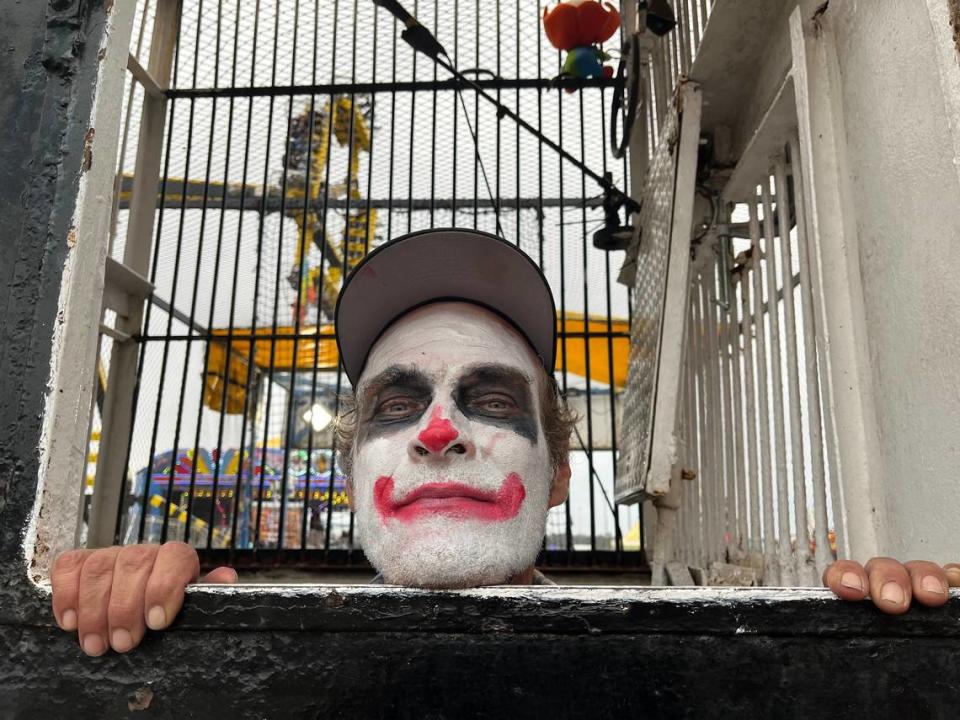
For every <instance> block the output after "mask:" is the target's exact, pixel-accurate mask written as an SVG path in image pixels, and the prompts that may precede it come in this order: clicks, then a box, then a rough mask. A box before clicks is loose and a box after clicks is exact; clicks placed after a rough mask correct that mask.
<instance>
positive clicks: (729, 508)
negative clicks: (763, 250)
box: [717, 237, 744, 551]
mask: <svg viewBox="0 0 960 720" xmlns="http://www.w3.org/2000/svg"><path fill="white" fill-rule="evenodd" d="M728 240H729V238H723V237H721V238H720V242H719V245H718V252H719V253H720V255H719V257H718V264H717V289H718V292H719V290H720V288H724V292H723V293H722V294H723V295H724V297H726V302H727V304H726V307H723V306H721V305H720V304H719V303H718V304H717V308H718V311H719V312H720V322H719V327H718V331H717V340H718V342H719V344H720V392H721V401H722V405H723V436H722V437H723V459H724V465H723V468H724V471H723V472H724V478H725V480H726V482H725V484H724V485H725V491H726V513H727V519H726V528H727V532H728V533H729V535H730V539H729V540H728V541H727V542H728V543H729V544H732V545H733V548H734V550H735V551H739V550H742V547H743V545H742V540H743V535H744V533H743V532H742V527H741V522H742V519H743V516H742V515H741V514H740V513H739V507H740V506H739V500H740V497H739V493H738V490H739V486H738V485H737V473H736V470H737V468H736V461H737V456H736V455H735V453H734V447H735V442H736V441H735V437H736V435H737V434H738V431H739V428H737V429H736V430H735V429H734V425H733V417H734V415H733V398H734V395H733V393H732V390H731V380H730V366H731V354H732V350H731V345H730V326H731V323H730V310H731V308H732V307H733V301H732V299H731V292H730V271H729V259H730V248H729V244H728ZM737 398H738V399H739V395H738V396H737ZM728 547H729V545H728Z"/></svg>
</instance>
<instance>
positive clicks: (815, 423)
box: [790, 137, 832, 582]
mask: <svg viewBox="0 0 960 720" xmlns="http://www.w3.org/2000/svg"><path fill="white" fill-rule="evenodd" d="M799 158H800V147H799V142H798V140H797V139H796V138H795V137H792V138H790V167H791V171H792V173H793V189H794V193H795V195H796V208H797V259H798V260H799V262H800V306H801V308H802V311H803V348H804V351H803V356H804V358H803V359H804V377H805V380H806V387H807V413H808V414H809V416H810V417H809V420H808V423H807V427H808V432H809V433H810V435H809V437H810V465H811V468H810V469H811V474H812V476H813V521H814V527H813V537H814V541H815V542H816V547H815V549H814V560H815V569H816V573H817V574H820V573H823V571H824V570H825V569H826V567H827V565H828V564H829V563H830V561H831V560H832V558H831V556H830V543H829V538H828V536H827V532H828V530H829V528H828V527H827V525H828V521H827V477H826V472H825V470H824V447H823V414H822V413H821V404H820V397H821V396H820V374H819V370H818V360H817V355H818V353H817V335H816V329H815V328H814V306H813V292H812V290H811V285H812V271H811V269H810V252H809V240H808V231H807V217H808V215H809V213H808V209H807V202H806V197H805V195H804V192H803V187H804V185H805V183H804V181H803V177H802V174H801V170H800V160H799ZM814 582H816V578H814Z"/></svg>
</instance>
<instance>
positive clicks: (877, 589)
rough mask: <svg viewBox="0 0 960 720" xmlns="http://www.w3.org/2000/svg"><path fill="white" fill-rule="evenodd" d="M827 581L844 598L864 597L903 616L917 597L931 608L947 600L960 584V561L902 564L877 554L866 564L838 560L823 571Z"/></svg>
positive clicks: (885, 609)
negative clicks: (952, 589)
mask: <svg viewBox="0 0 960 720" xmlns="http://www.w3.org/2000/svg"><path fill="white" fill-rule="evenodd" d="M823 584H824V585H825V586H826V587H828V588H830V589H831V590H832V591H833V593H834V594H835V595H836V596H837V597H839V598H840V599H842V600H863V599H865V598H867V597H869V598H870V599H871V600H872V601H873V604H874V605H876V606H877V607H878V608H879V609H880V610H882V611H883V612H885V613H887V614H889V615H902V614H903V613H905V612H906V611H907V610H908V609H909V608H910V601H911V600H914V599H915V600H916V601H917V602H919V603H920V604H921V605H926V606H927V607H938V606H940V605H943V604H944V603H945V602H946V601H947V590H948V589H949V588H951V587H960V563H947V564H946V565H944V566H943V567H940V566H939V565H937V564H936V563H932V562H925V561H923V560H911V561H910V562H906V563H903V564H901V563H899V562H897V561H896V560H894V559H892V558H886V557H875V558H873V559H872V560H870V561H869V562H867V564H866V566H863V565H861V564H860V563H858V562H854V561H853V560H837V562H835V563H833V564H831V565H830V566H828V567H827V569H826V570H824V571H823Z"/></svg>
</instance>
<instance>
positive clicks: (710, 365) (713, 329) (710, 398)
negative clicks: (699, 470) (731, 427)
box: [700, 262, 723, 562]
mask: <svg viewBox="0 0 960 720" xmlns="http://www.w3.org/2000/svg"><path fill="white" fill-rule="evenodd" d="M707 265H708V267H707V268H705V270H704V272H702V273H701V276H700V283H701V285H700V291H701V294H702V298H703V305H702V313H703V384H704V387H703V400H702V402H703V403H704V406H705V407H704V410H705V412H704V418H705V429H706V432H707V435H706V438H705V439H706V447H705V448H704V450H705V452H706V453H707V457H708V458H709V461H710V477H709V478H707V479H706V482H707V483H708V485H707V486H706V487H707V488H708V492H707V500H708V503H707V507H706V512H707V514H708V516H709V518H710V523H709V525H708V527H709V528H710V530H711V532H712V536H711V537H710V540H709V544H708V546H707V552H708V557H709V558H710V560H711V562H713V561H716V560H720V559H721V558H722V556H723V550H722V548H723V516H722V511H721V507H722V503H721V499H720V498H721V494H722V490H723V468H722V461H721V458H720V456H719V453H718V448H719V440H720V433H721V432H722V426H721V425H720V422H719V399H718V393H717V390H718V389H719V378H718V377H717V373H716V371H715V370H716V367H715V366H716V363H717V361H718V358H717V324H716V309H717V308H716V305H715V303H714V300H715V298H714V296H713V290H712V286H713V272H714V269H715V263H713V262H708V263H707Z"/></svg>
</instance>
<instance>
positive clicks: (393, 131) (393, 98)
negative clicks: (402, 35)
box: [334, 23, 397, 240]
mask: <svg viewBox="0 0 960 720" xmlns="http://www.w3.org/2000/svg"><path fill="white" fill-rule="evenodd" d="M391 25H392V31H393V46H392V49H391V51H392V55H393V59H392V67H391V73H390V80H391V82H394V83H395V82H397V24H396V23H391ZM334 37H336V29H334ZM396 138H397V91H396V90H391V91H390V152H389V153H387V157H388V158H389V160H390V171H389V172H390V180H389V182H388V184H387V240H390V239H391V238H392V237H393V158H394V148H395V146H396Z"/></svg>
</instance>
